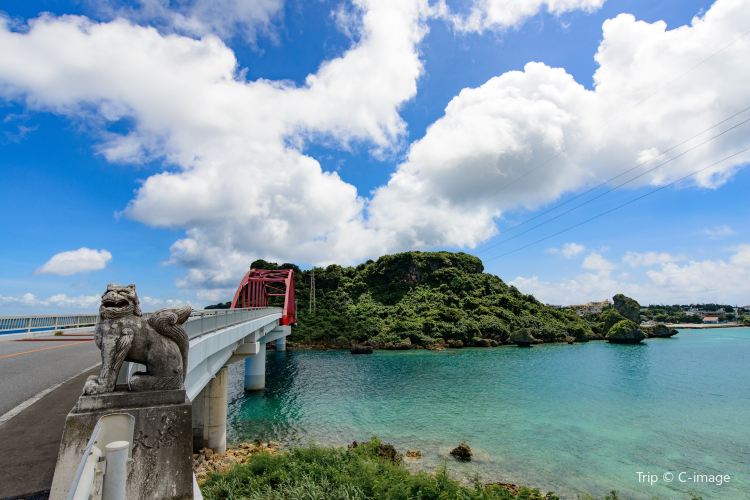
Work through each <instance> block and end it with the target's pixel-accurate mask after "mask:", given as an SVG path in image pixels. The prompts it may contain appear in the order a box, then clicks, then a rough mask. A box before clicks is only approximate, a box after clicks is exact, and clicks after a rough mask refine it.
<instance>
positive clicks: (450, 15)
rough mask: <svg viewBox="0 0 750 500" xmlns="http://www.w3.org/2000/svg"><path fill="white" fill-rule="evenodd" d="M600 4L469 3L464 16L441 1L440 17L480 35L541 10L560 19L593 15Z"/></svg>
mask: <svg viewBox="0 0 750 500" xmlns="http://www.w3.org/2000/svg"><path fill="white" fill-rule="evenodd" d="M602 5H604V0H522V1H519V0H473V2H472V5H471V7H470V9H469V12H468V14H466V15H460V14H456V13H454V12H451V10H450V9H449V8H448V7H447V6H446V5H445V2H444V1H443V2H441V8H440V12H441V15H442V16H443V17H445V18H447V19H449V20H450V22H452V23H453V25H454V26H455V28H456V29H457V30H459V31H467V32H475V33H481V32H483V31H486V30H492V29H496V30H504V29H508V28H517V27H518V26H519V25H521V24H522V23H523V22H524V21H526V20H527V19H529V18H530V17H533V16H535V15H536V14H538V13H539V12H541V11H542V10H546V11H547V12H549V13H550V14H553V15H555V16H560V15H562V14H565V13H568V12H571V11H574V10H583V11H586V12H593V11H595V10H598V9H599V8H601V6H602Z"/></svg>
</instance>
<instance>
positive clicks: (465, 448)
mask: <svg viewBox="0 0 750 500" xmlns="http://www.w3.org/2000/svg"><path fill="white" fill-rule="evenodd" d="M451 455H453V457H454V458H455V459H456V460H458V461H459V462H470V461H471V448H469V445H468V444H466V443H463V442H462V443H460V444H459V445H458V446H456V447H455V448H453V449H452V450H451Z"/></svg>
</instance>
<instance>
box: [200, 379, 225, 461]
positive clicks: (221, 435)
mask: <svg viewBox="0 0 750 500" xmlns="http://www.w3.org/2000/svg"><path fill="white" fill-rule="evenodd" d="M227 379H228V376H227V367H226V366H224V367H222V368H221V369H220V370H219V371H218V373H216V376H215V377H214V378H213V379H211V382H209V384H208V387H206V389H204V390H208V396H207V401H206V406H207V408H206V412H207V414H208V421H207V422H206V440H207V445H208V447H209V448H211V449H212V450H214V451H215V452H216V453H224V452H226V451H227V385H228V384H227Z"/></svg>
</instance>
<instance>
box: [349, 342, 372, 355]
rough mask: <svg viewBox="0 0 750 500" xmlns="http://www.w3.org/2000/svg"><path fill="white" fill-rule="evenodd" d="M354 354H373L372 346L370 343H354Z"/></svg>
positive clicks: (351, 350)
mask: <svg viewBox="0 0 750 500" xmlns="http://www.w3.org/2000/svg"><path fill="white" fill-rule="evenodd" d="M350 352H351V353H352V354H372V346H369V345H359V344H357V345H354V346H352V348H351V349H350Z"/></svg>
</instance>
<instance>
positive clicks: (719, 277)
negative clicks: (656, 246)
mask: <svg viewBox="0 0 750 500" xmlns="http://www.w3.org/2000/svg"><path fill="white" fill-rule="evenodd" d="M668 255H669V254H666V253H664V252H648V253H643V254H636V253H634V252H628V253H626V255H625V257H624V258H623V262H625V263H626V264H628V265H632V264H630V261H632V260H635V262H636V263H637V265H639V266H653V268H650V269H647V270H646V272H645V274H643V275H642V276H632V275H630V274H628V273H618V274H617V276H615V275H614V274H615V271H616V270H617V265H616V264H615V263H614V262H611V261H607V260H606V259H603V258H602V257H601V256H600V255H598V254H591V255H589V256H587V258H586V260H585V261H584V264H583V266H582V268H583V272H582V273H580V274H578V275H577V276H575V277H574V278H569V279H563V280H560V281H545V280H541V279H539V278H538V277H536V276H531V277H523V276H519V277H517V278H516V279H514V280H513V281H511V283H512V284H513V285H515V286H516V287H518V288H519V289H520V290H523V291H524V292H527V293H532V294H534V295H535V296H536V297H537V298H538V299H540V300H542V301H545V302H548V303H555V304H576V303H584V302H588V301H590V300H601V299H602V298H605V297H612V296H613V295H614V294H616V293H625V294H626V295H629V296H632V297H633V298H635V299H636V300H638V301H639V302H641V303H642V304H676V303H680V304H691V303H697V302H698V303H700V302H719V303H729V304H745V303H747V302H748V297H750V244H745V245H741V246H738V247H736V248H735V249H734V250H732V253H731V254H730V255H729V256H728V258H724V259H706V260H690V261H688V262H686V263H685V264H679V262H678V260H677V259H676V258H674V257H672V258H667V257H666V256H668ZM592 256H593V257H592ZM628 256H630V261H629V260H628V259H626V258H627V257H628ZM633 256H639V257H633ZM644 256H646V257H644Z"/></svg>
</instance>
